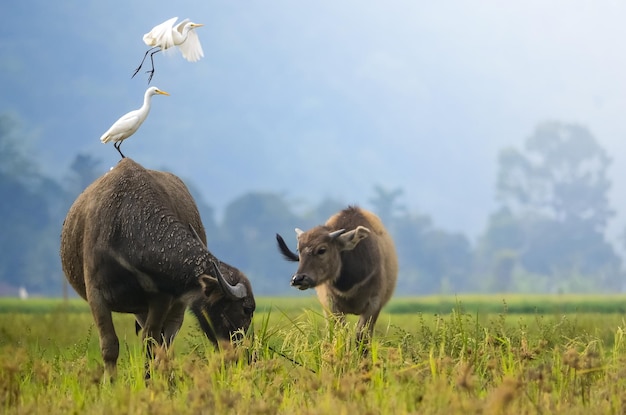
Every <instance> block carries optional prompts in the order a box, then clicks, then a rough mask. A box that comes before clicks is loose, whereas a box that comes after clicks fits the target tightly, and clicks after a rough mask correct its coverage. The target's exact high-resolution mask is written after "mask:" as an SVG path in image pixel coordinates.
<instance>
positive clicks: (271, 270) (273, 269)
mask: <svg viewBox="0 0 626 415" xmlns="http://www.w3.org/2000/svg"><path fill="white" fill-rule="evenodd" d="M299 222H300V220H299V219H298V218H297V217H296V216H295V215H294V214H293V213H292V212H291V211H290V209H289V206H288V205H287V203H286V202H285V200H284V199H283V198H282V197H281V196H279V195H277V194H273V193H258V192H254V193H247V194H245V195H243V196H241V197H239V198H237V199H235V200H234V201H233V202H231V203H230V204H229V205H228V206H227V207H226V210H225V214H224V220H223V222H222V223H221V226H220V229H221V231H220V235H221V237H220V239H219V241H216V243H215V245H214V249H213V250H214V253H215V254H216V255H217V256H218V257H219V258H221V259H223V260H225V261H227V262H229V263H231V264H232V265H234V266H236V267H238V268H240V269H241V270H242V271H244V272H245V273H246V274H247V275H248V276H250V278H251V279H252V281H253V285H254V288H255V291H256V292H258V293H273V294H276V293H281V292H289V290H290V286H289V281H290V280H289V276H290V275H291V273H293V272H294V268H293V263H288V262H286V261H284V260H283V258H282V257H281V255H280V254H279V252H278V249H277V247H276V238H275V235H276V233H277V232H279V233H282V234H283V236H284V237H285V238H286V239H289V237H290V236H291V235H294V233H293V232H294V231H293V229H294V227H295V226H298V225H295V224H297V223H299Z"/></svg>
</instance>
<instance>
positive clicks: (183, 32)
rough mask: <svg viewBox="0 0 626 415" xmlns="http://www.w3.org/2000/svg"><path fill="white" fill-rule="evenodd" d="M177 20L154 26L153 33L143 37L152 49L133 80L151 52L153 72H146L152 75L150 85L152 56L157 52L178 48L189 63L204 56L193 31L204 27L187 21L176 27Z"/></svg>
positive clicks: (144, 58) (150, 32)
mask: <svg viewBox="0 0 626 415" xmlns="http://www.w3.org/2000/svg"><path fill="white" fill-rule="evenodd" d="M176 20H178V17H172V18H171V19H169V20H167V21H165V22H163V23H161V24H160V25H157V26H154V27H153V28H152V30H151V31H149V32H148V33H146V34H145V35H143V41H144V42H145V44H146V45H148V46H150V49H148V50H147V51H146V53H145V54H144V55H143V59H142V60H141V64H139V67H137V69H136V70H135V73H134V74H133V76H132V77H133V78H134V77H135V75H137V72H139V70H140V69H141V67H142V66H143V63H144V61H145V60H146V56H148V53H150V52H151V51H152V53H150V62H151V63H152V70H150V71H146V73H150V77H149V78H148V83H150V80H151V79H152V76H153V75H154V60H153V58H152V56H153V55H154V54H155V53H157V52H160V51H162V50H168V49H170V48H173V47H174V46H178V48H179V49H180V51H181V52H182V54H183V58H185V59H187V60H188V61H189V62H196V61H198V60H200V58H202V57H203V56H204V52H202V46H201V45H200V39H198V34H197V33H196V32H195V31H194V30H193V29H195V28H196V27H200V26H204V25H203V24H200V23H194V22H192V21H190V20H189V19H185V20H183V21H182V22H180V23H178V24H177V25H176V26H174V23H176ZM155 49H156V50H155Z"/></svg>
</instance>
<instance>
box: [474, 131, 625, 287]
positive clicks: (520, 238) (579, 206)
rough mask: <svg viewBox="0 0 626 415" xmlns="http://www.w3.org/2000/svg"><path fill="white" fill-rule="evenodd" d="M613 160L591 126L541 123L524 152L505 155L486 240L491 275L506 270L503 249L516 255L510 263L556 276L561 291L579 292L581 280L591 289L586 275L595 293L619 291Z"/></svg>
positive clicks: (509, 151) (484, 248) (484, 247)
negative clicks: (609, 236)
mask: <svg viewBox="0 0 626 415" xmlns="http://www.w3.org/2000/svg"><path fill="white" fill-rule="evenodd" d="M610 162H611V160H610V158H609V157H608V155H607V154H606V152H605V150H604V149H603V148H602V147H601V146H600V144H599V143H598V142H597V141H596V140H595V138H594V137H593V136H592V135H591V134H590V133H589V131H588V130H587V129H585V128H584V127H581V126H578V125H570V124H560V123H555V122H551V123H545V124H541V125H540V126H539V127H538V128H537V129H536V130H535V132H534V133H533V134H532V135H531V136H530V137H529V138H528V139H527V140H526V142H525V146H524V150H523V151H520V150H517V149H514V148H507V149H505V150H503V151H502V152H501V153H500V157H499V174H498V182H497V194H498V200H499V201H500V203H501V204H502V209H501V210H500V212H499V213H497V214H495V215H493V216H492V217H491V218H490V221H489V225H488V228H487V230H486V232H485V234H484V235H483V238H481V243H480V247H479V250H480V251H481V254H482V255H483V258H482V259H483V263H485V262H484V261H485V258H486V257H485V255H486V256H487V257H490V258H491V260H487V263H488V262H490V263H491V264H492V265H491V270H492V272H496V273H497V272H500V271H498V269H500V270H501V269H502V267H503V264H502V263H501V259H502V258H503V256H502V255H503V252H509V254H510V252H511V251H513V252H516V253H517V254H516V255H513V256H509V258H517V259H518V260H519V265H521V266H522V267H523V268H524V269H526V270H528V271H530V272H532V273H536V274H542V275H547V276H550V278H551V280H552V284H551V285H552V286H553V287H554V288H555V289H561V288H562V287H569V288H566V289H575V288H572V287H574V286H575V285H576V283H574V282H573V280H574V279H575V278H579V279H580V281H582V282H584V283H585V284H588V281H584V280H585V276H587V277H589V276H593V281H594V283H596V287H595V288H596V289H606V290H613V289H618V288H620V287H621V279H622V273H621V271H620V268H621V261H620V259H619V257H618V256H617V254H616V253H615V251H614V249H613V247H612V246H611V244H609V243H608V242H607V241H606V238H605V236H604V232H605V230H606V225H607V223H608V221H609V220H610V219H611V217H612V216H613V215H614V212H613V210H612V209H611V207H610V205H609V201H608V191H609V188H610V182H609V180H608V177H607V171H608V167H609V165H610ZM509 254H507V255H509ZM507 261H509V259H507ZM506 267H510V264H507V265H506ZM586 279H587V280H589V278H586ZM580 281H579V282H580ZM579 286H580V285H579ZM581 287H582V286H581Z"/></svg>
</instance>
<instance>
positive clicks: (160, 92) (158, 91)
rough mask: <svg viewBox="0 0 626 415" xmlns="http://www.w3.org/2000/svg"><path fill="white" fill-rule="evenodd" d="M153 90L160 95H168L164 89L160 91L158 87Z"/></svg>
mask: <svg viewBox="0 0 626 415" xmlns="http://www.w3.org/2000/svg"><path fill="white" fill-rule="evenodd" d="M154 92H156V93H157V94H161V95H169V94H168V93H167V92H165V91H161V90H160V89H157V90H156V91H154Z"/></svg>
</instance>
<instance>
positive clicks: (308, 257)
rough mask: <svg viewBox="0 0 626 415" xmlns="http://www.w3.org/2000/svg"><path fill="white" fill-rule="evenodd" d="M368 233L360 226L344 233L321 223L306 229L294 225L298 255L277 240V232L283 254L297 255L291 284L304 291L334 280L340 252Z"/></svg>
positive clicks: (337, 272)
mask: <svg viewBox="0 0 626 415" xmlns="http://www.w3.org/2000/svg"><path fill="white" fill-rule="evenodd" d="M369 234H370V230H369V229H367V228H366V227H364V226H358V227H357V228H356V229H353V230H351V231H348V232H346V231H345V230H344V229H340V230H336V231H330V230H329V229H328V228H327V227H325V226H317V227H315V228H313V229H311V230H309V231H307V232H304V231H302V230H301V229H298V228H296V235H297V238H298V248H297V249H298V252H299V255H296V254H294V253H292V252H291V251H289V248H287V246H286V244H285V243H284V241H282V243H281V240H282V238H281V237H280V235H277V239H278V238H280V239H279V241H278V245H279V248H280V249H281V251H282V252H283V255H284V256H285V257H287V258H288V259H291V260H293V259H294V258H298V260H299V262H300V264H299V266H298V270H297V271H296V273H295V274H294V275H293V277H292V278H291V285H292V286H294V287H297V288H298V289H300V290H306V289H308V288H313V287H316V286H318V285H321V284H324V283H327V282H331V281H334V280H335V279H337V278H338V277H339V274H340V272H341V267H342V261H341V252H343V251H350V250H352V249H354V248H355V247H356V246H357V245H358V244H359V242H361V241H362V240H363V239H365V238H367V237H368V236H369Z"/></svg>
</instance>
